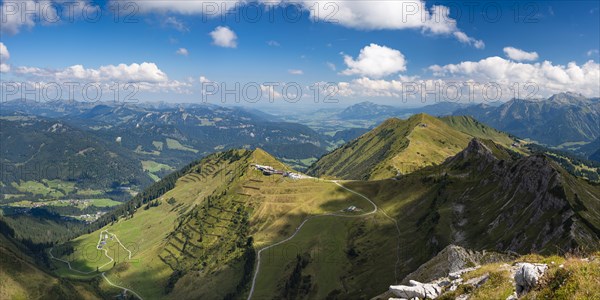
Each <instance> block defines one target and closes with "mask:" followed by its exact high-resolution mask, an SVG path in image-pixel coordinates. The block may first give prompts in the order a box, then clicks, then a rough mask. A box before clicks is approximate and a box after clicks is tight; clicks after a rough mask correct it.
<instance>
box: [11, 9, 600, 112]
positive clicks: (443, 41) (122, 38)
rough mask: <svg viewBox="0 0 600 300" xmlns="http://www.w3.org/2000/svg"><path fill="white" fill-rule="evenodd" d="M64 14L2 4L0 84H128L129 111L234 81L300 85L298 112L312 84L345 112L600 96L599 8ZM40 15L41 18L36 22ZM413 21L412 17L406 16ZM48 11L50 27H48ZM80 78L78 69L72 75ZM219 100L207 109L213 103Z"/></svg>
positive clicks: (197, 96) (197, 95) (196, 96)
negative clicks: (25, 12)
mask: <svg viewBox="0 0 600 300" xmlns="http://www.w3.org/2000/svg"><path fill="white" fill-rule="evenodd" d="M62 2H63V1H49V2H37V5H38V7H39V8H38V15H37V16H34V17H31V16H22V15H20V12H16V13H14V12H12V10H11V9H12V8H14V7H15V6H14V5H17V7H19V8H20V7H22V6H19V5H35V4H34V3H36V1H35V0H30V1H4V0H3V1H2V2H1V3H2V7H3V11H2V16H1V17H2V19H1V20H0V21H1V23H0V25H1V26H2V31H1V32H2V33H1V34H2V35H1V38H0V40H1V42H2V44H3V48H4V49H5V50H3V53H4V54H2V55H0V58H2V64H3V67H2V70H3V72H2V73H1V76H2V81H3V82H13V81H14V82H41V83H42V84H44V83H47V82H62V81H73V80H79V81H81V82H82V84H85V83H87V82H99V83H101V84H104V85H107V86H108V85H110V84H111V83H112V82H119V83H122V84H125V83H127V82H133V83H135V84H139V85H140V91H139V92H138V93H136V96H137V98H138V99H139V100H148V101H170V102H193V101H200V100H201V99H202V91H201V90H202V83H201V81H203V82H206V81H210V82H214V83H217V84H221V83H225V84H226V85H227V86H230V87H232V88H233V84H234V83H235V82H239V83H241V85H242V86H243V85H244V84H247V83H251V82H256V83H258V84H263V83H266V82H279V83H281V84H282V85H283V84H285V83H289V82H297V83H298V84H299V85H300V86H301V87H302V88H303V94H305V96H306V99H305V98H303V100H302V101H308V102H307V103H312V102H311V99H312V100H314V99H313V98H314V96H313V95H311V94H310V93H311V92H310V89H309V87H310V86H311V85H313V84H314V83H316V82H331V85H335V88H332V89H333V90H334V92H335V94H336V97H335V98H336V99H338V100H340V101H342V102H344V103H352V102H357V101H362V100H371V101H375V102H382V103H383V102H385V103H389V102H394V101H395V102H398V101H399V99H404V98H403V96H402V95H403V92H406V91H407V90H406V87H405V86H403V85H404V84H406V85H407V86H408V85H413V86H422V85H421V84H425V85H427V83H428V82H430V83H433V82H441V84H442V86H444V85H445V84H447V82H466V81H469V80H474V81H476V82H478V83H481V85H483V84H484V83H489V82H493V83H498V84H499V85H500V86H502V88H501V91H503V95H502V100H506V99H508V98H510V96H512V94H511V92H508V91H509V89H507V87H510V86H513V85H514V84H515V83H517V84H519V88H520V89H524V88H523V87H522V86H523V85H525V84H526V83H531V82H533V83H535V84H536V85H537V91H536V92H535V93H534V94H533V95H535V96H540V97H541V96H547V95H549V94H552V93H556V92H559V91H564V90H570V91H573V92H580V93H583V94H585V95H588V96H598V93H599V92H600V88H599V87H598V85H600V83H598V82H599V81H600V79H598V78H599V77H598V76H600V75H599V73H600V68H599V66H598V61H599V54H598V49H599V48H600V45H599V43H600V17H599V6H600V4H599V3H598V1H537V2H532V1H523V2H513V1H496V2H491V1H481V2H472V1H471V2H469V3H476V4H477V5H476V6H472V5H471V6H469V5H466V4H465V3H463V2H448V1H414V0H412V1H404V2H402V1H395V2H396V3H393V2H394V1H371V2H369V1H346V2H331V3H333V4H330V6H329V7H326V6H324V5H325V3H327V2H325V1H323V2H318V1H304V2H302V3H301V2H295V4H296V5H294V6H293V5H291V4H290V3H289V2H284V3H279V4H278V5H265V4H264V3H260V4H258V2H250V4H248V3H247V2H245V3H240V4H239V6H238V8H237V9H236V8H231V9H230V10H227V14H226V15H225V17H223V16H222V15H219V14H218V13H217V12H215V13H211V12H209V11H208V9H209V8H211V7H213V6H211V5H213V4H214V3H217V4H220V3H222V2H221V1H216V2H210V1H204V2H203V1H186V0H181V1H171V2H169V1H138V2H135V1H132V2H130V3H132V4H133V5H132V6H130V7H127V8H122V10H121V14H119V21H118V22H115V14H114V9H111V8H110V7H111V6H112V7H114V5H115V3H114V2H106V1H91V2H86V1H81V2H80V4H81V5H80V6H78V8H79V7H85V10H86V12H89V13H90V14H91V15H93V14H94V12H95V11H94V9H99V10H100V11H101V12H102V16H101V17H100V18H99V21H97V22H96V21H94V22H90V21H89V20H85V19H83V17H82V10H81V9H78V8H75V9H74V11H75V20H74V21H72V22H71V21H70V20H68V18H67V16H66V15H65V11H66V10H65V7H64V4H61V3H62ZM400 2H402V3H403V6H402V5H400V4H399V3H400ZM23 3H25V4H23ZM118 3H120V4H121V5H123V4H124V3H125V2H118ZM233 4H234V2H227V5H228V6H231V7H232V6H233ZM48 5H50V6H48ZM29 7H35V6H29ZM42 7H44V8H48V9H46V10H44V11H43V12H41V13H40V11H41V8H42ZM311 7H312V9H313V10H312V11H311ZM316 7H319V8H320V9H321V13H320V14H318V15H317V14H316V13H315V11H314V8H316ZM257 8H258V11H260V14H261V16H260V17H256V18H255V17H254V16H255V13H256V12H257ZM326 8H327V9H326ZM415 8H417V9H419V12H418V13H417V14H413V13H410V12H409V10H411V9H415ZM51 9H56V11H57V13H58V15H59V16H60V21H59V22H49V21H48V19H50V17H49V16H52V15H51V14H50V13H49V11H50V12H51ZM329 9H331V10H329ZM403 9H404V11H402V10H403ZM448 11H449V15H448V16H446V15H444V14H443V13H444V12H448ZM435 12H439V13H440V15H439V16H441V17H439V18H436V15H435V14H434V13H435ZM498 12H499V13H500V14H498ZM128 13H132V17H130V18H129V19H127V20H128V21H129V22H125V19H124V18H125V16H126V15H127V14H128ZM284 13H288V15H287V17H284ZM329 13H330V14H331V15H330V16H329V17H328V16H327V15H328V14H329ZM298 16H300V17H299V18H297V19H296V17H298ZM415 16H416V18H415ZM223 18H225V20H223ZM236 18H239V20H236ZM326 18H327V19H326ZM256 20H257V22H255V21H256ZM332 20H333V21H334V22H332ZM398 20H400V21H398ZM218 28H220V29H221V30H217V29H218ZM211 32H213V33H214V34H213V35H214V36H213V35H211ZM232 35H234V36H235V38H233V39H232V38H231V37H232ZM508 47H511V48H514V49H513V50H512V51H511V50H510V49H508V50H507V48H508ZM361 51H363V52H364V55H363V56H362V58H361V57H360V55H361V54H360V53H361ZM534 52H535V53H534ZM142 63H147V64H145V65H143V66H139V65H141V64H142ZM120 64H123V65H122V66H119V65H120ZM77 65H81V66H82V67H81V69H72V66H77ZM201 77H202V78H203V79H202V80H201V79H200V78H201ZM431 86H433V85H431ZM411 91H412V90H411ZM479 91H480V92H481V87H480V88H479ZM463 92H464V91H463ZM523 92H526V91H525V90H523ZM219 93H220V92H217V93H216V94H215V95H213V96H210V97H208V98H207V99H208V100H209V101H216V102H215V103H218V99H219V97H220V94H219ZM278 93H279V94H281V93H282V90H281V89H280V88H275V96H276V97H277V94H278ZM439 93H440V94H441V95H442V96H441V97H442V98H443V97H444V94H443V92H439ZM482 93H483V92H482ZM105 94H107V93H105ZM205 94H206V93H205ZM292 94H293V93H292ZM526 94H529V92H527V93H526ZM4 95H5V94H4ZM265 97H266V96H264V97H263V98H265ZM279 97H280V98H281V97H282V96H279ZM407 97H408V98H407V99H409V100H410V99H412V100H415V99H416V100H418V99H422V97H421V95H419V94H417V95H415V94H414V93H411V95H407ZM411 97H412V98H411ZM63 98H64V97H63ZM462 98H464V97H461V99H462ZM475 98H476V99H475V101H480V100H481V99H482V98H490V97H483V96H482V95H479V96H475ZM427 101H430V100H429V99H427ZM465 101H467V100H465ZM276 102H277V101H276ZM279 102H282V101H279ZM418 102H419V101H417V103H418ZM242 104H243V101H242Z"/></svg>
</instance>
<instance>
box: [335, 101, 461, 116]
mask: <svg viewBox="0 0 600 300" xmlns="http://www.w3.org/2000/svg"><path fill="white" fill-rule="evenodd" d="M470 105H472V104H464V103H455V102H439V103H435V104H431V105H426V106H423V107H418V108H403V107H400V106H391V105H382V104H376V103H373V102H369V101H366V102H360V103H357V104H354V105H351V106H349V107H347V108H346V109H344V110H343V111H341V112H340V113H339V114H338V115H337V116H338V117H339V118H340V119H342V120H361V119H366V120H371V121H378V120H379V121H381V120H384V119H387V118H392V117H406V116H410V115H414V114H418V113H425V114H429V115H433V116H445V115H450V114H452V112H454V111H456V110H458V109H462V108H466V107H469V106H470Z"/></svg>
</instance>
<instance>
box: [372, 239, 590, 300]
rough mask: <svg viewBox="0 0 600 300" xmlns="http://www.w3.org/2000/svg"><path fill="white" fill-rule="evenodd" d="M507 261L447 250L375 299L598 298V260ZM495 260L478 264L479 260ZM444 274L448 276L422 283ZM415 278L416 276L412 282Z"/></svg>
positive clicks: (540, 258)
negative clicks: (421, 279) (433, 276)
mask: <svg viewBox="0 0 600 300" xmlns="http://www.w3.org/2000/svg"><path fill="white" fill-rule="evenodd" d="M598 254H600V253H597V254H596V255H591V256H589V257H585V258H582V257H575V256H567V257H560V256H549V257H544V256H539V255H526V256H521V257H517V256H512V257H511V256H508V255H500V254H490V253H487V254H485V253H482V252H476V251H469V250H466V249H464V248H461V247H458V246H453V245H452V246H448V247H447V248H446V249H444V250H443V251H441V252H440V253H439V254H438V255H437V256H436V257H435V258H433V259H432V260H430V261H429V262H427V263H426V264H424V265H423V266H421V267H420V268H419V269H418V270H417V271H415V272H413V273H412V274H410V275H408V276H407V278H406V279H405V280H404V281H403V284H400V285H392V286H390V288H389V291H388V292H386V293H384V294H382V295H380V296H377V297H375V298H373V299H378V300H381V299H388V300H392V299H394V300H395V299H411V300H414V299H460V300H467V299H506V300H515V299H600V258H599V257H598ZM486 260H488V261H489V260H491V261H493V262H485V263H482V264H475V265H474V266H467V267H465V265H469V264H474V262H477V261H486ZM440 270H446V271H447V272H446V274H445V275H444V276H441V277H438V278H435V279H430V280H427V281H425V283H424V282H421V281H417V280H413V279H411V278H428V277H429V278H430V277H431V276H432V274H436V275H437V274H439V272H440ZM411 276H412V277H411Z"/></svg>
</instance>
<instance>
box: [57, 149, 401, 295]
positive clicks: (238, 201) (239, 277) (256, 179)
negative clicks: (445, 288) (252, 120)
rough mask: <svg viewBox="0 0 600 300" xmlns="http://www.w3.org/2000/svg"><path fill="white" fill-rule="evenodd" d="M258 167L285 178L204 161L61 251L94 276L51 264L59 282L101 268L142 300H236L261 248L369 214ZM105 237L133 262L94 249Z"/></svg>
mask: <svg viewBox="0 0 600 300" xmlns="http://www.w3.org/2000/svg"><path fill="white" fill-rule="evenodd" d="M252 163H258V164H263V165H271V166H273V167H275V168H278V169H283V170H285V169H287V167H286V166H285V165H283V164H281V163H280V162H278V161H277V160H276V159H274V158H273V157H272V156H270V155H269V154H267V153H266V152H264V151H262V150H255V151H246V150H236V151H228V152H225V153H220V154H215V155H211V156H208V157H206V158H204V159H203V160H202V161H201V162H200V164H198V165H197V167H195V168H192V169H190V171H189V172H187V173H186V174H184V175H183V176H182V177H180V178H179V179H178V181H177V183H176V186H175V188H174V189H172V190H170V191H167V192H166V193H165V194H164V195H163V196H161V197H159V198H157V199H155V200H153V201H150V202H148V204H146V205H144V206H140V207H138V208H137V211H136V212H135V213H134V214H133V216H129V217H126V218H121V219H119V220H118V221H116V222H114V223H113V224H110V225H108V226H106V227H104V228H102V229H100V230H99V231H95V232H93V233H90V234H87V235H84V236H81V237H79V238H77V239H75V240H73V241H72V242H70V243H68V244H65V245H63V246H61V247H56V248H55V253H54V254H55V255H56V256H59V255H60V256H61V257H62V258H63V259H66V260H69V261H72V263H71V264H72V266H73V267H74V268H77V269H79V270H82V271H91V272H92V273H91V274H90V275H84V276H82V275H80V274H76V273H73V272H72V271H69V270H68V269H67V268H66V267H65V265H64V264H62V263H60V262H55V263H54V265H55V266H56V267H57V268H58V271H57V272H58V273H59V274H61V275H62V276H68V277H75V278H80V277H84V278H86V277H90V276H96V275H97V272H94V270H96V268H97V267H101V268H100V269H99V271H106V276H107V277H108V278H110V279H111V280H112V281H119V282H121V283H123V284H126V285H127V286H128V287H130V288H131V289H132V290H134V291H137V292H138V293H140V294H141V295H142V296H143V297H144V298H145V299H158V298H171V299H175V298H179V299H181V298H186V299H198V298H207V299H214V298H223V297H226V296H228V295H229V297H239V296H240V295H243V294H244V293H246V292H247V287H248V283H249V279H250V277H249V276H250V274H251V273H252V268H253V267H254V262H255V248H261V247H263V246H266V245H271V244H273V243H275V242H276V241H279V240H283V239H284V238H286V237H288V236H289V235H291V234H292V233H293V232H294V231H295V228H296V227H298V226H299V225H300V223H301V222H302V221H303V220H304V219H305V218H306V217H307V216H309V215H313V214H322V213H325V212H340V211H341V210H342V209H344V208H347V207H348V206H351V205H356V206H359V207H364V208H365V209H366V208H368V204H365V203H364V202H365V201H364V200H362V199H361V198H358V197H357V196H355V195H353V194H351V193H349V192H347V191H344V190H342V189H340V188H339V187H338V186H336V185H335V184H333V183H330V182H323V181H317V180H300V181H292V180H285V179H283V178H282V177H280V176H278V177H275V176H273V177H268V176H264V175H263V174H262V173H261V172H258V171H256V170H254V169H253V168H251V166H250V164H252ZM146 207H148V208H147V209H146ZM350 214H351V213H350ZM317 228H323V227H322V226H317ZM103 230H108V232H110V233H112V234H115V235H117V236H118V239H119V240H120V241H121V242H122V243H123V244H124V245H125V246H126V247H127V248H129V249H131V251H132V252H133V255H132V259H131V260H130V259H129V257H128V255H127V253H126V251H124V249H123V248H122V247H120V246H119V245H118V244H116V242H115V241H113V240H110V241H109V242H108V244H107V247H108V248H107V249H109V253H110V256H111V257H114V258H115V260H116V263H114V264H113V263H110V260H109V258H107V257H106V256H105V255H103V252H101V251H98V250H96V249H95V245H96V244H97V243H98V238H99V235H100V232H102V231H103ZM71 250H72V253H70V252H71ZM85 251H88V252H85ZM83 253H87V254H86V255H83ZM391 255H393V253H392V254H391ZM107 263H108V264H107ZM105 264H107V265H105ZM103 265H104V266H103ZM261 282H263V281H262V279H259V285H261V284H262V283H261ZM100 287H101V289H102V290H103V291H106V293H107V295H111V293H115V292H116V291H115V290H114V289H112V288H110V287H109V286H107V285H106V283H105V282H101V283H100ZM265 288H266V287H265Z"/></svg>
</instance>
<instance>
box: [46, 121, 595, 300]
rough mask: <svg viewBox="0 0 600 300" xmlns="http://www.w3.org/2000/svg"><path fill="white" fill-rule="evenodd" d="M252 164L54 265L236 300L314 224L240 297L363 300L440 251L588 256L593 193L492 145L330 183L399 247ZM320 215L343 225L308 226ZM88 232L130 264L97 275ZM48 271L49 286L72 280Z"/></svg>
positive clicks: (334, 203)
mask: <svg viewBox="0 0 600 300" xmlns="http://www.w3.org/2000/svg"><path fill="white" fill-rule="evenodd" d="M395 122H397V121H395ZM252 163H258V164H263V165H271V166H273V167H275V168H278V169H284V170H285V169H286V166H285V165H283V164H281V163H279V162H278V161H277V160H276V159H274V158H273V157H272V156H270V155H268V154H267V153H266V152H264V151H262V150H255V151H246V150H236V151H228V152H224V153H220V154H215V155H211V156H209V157H206V158H205V159H203V160H202V161H201V162H200V163H199V164H198V165H197V167H193V168H191V169H190V170H189V171H188V172H186V173H185V174H184V175H183V176H181V177H180V178H179V179H178V181H177V183H176V185H175V188H173V189H172V190H170V191H167V192H166V193H165V194H164V195H162V196H160V197H158V198H156V199H155V200H152V201H150V202H148V203H147V204H144V205H142V206H140V207H138V208H137V211H136V212H135V213H134V214H133V215H132V216H129V217H126V218H121V219H119V220H117V221H115V222H114V223H113V224H110V225H108V226H106V227H104V228H102V229H101V230H99V231H95V232H93V233H90V234H88V235H84V236H81V237H79V238H77V239H75V240H73V241H72V242H70V243H68V244H66V245H63V246H62V247H57V248H56V249H55V250H56V253H55V255H58V254H64V255H62V258H63V259H68V260H71V261H72V265H73V266H74V267H76V268H79V269H81V270H87V271H91V272H92V273H91V274H90V275H89V276H94V275H95V274H97V273H96V272H94V270H95V269H96V267H98V266H103V265H104V266H103V267H101V268H100V270H99V271H106V275H107V277H108V278H110V279H111V280H113V281H118V282H120V283H121V284H122V285H126V286H128V287H130V288H131V289H132V290H134V291H137V292H138V293H140V294H141V295H142V296H143V297H144V298H145V299H158V298H167V299H174V298H179V299H197V298H209V299H214V298H217V299H218V298H227V299H240V298H245V296H247V293H248V288H249V284H250V281H251V279H252V276H251V275H252V274H253V271H254V268H255V265H256V252H257V250H258V249H261V248H263V247H265V246H269V245H273V244H275V243H276V242H278V241H282V240H284V239H286V238H288V237H290V236H292V234H293V233H294V232H295V231H296V228H298V226H299V225H300V224H302V223H303V220H305V219H306V218H307V217H309V216H316V217H313V218H311V219H310V220H308V221H307V222H306V223H305V225H304V226H303V227H302V229H301V230H300V231H299V232H298V234H297V235H295V236H294V237H293V238H292V239H290V240H289V241H287V242H286V243H283V244H280V245H278V246H275V247H272V248H270V249H268V250H265V251H264V252H263V253H262V255H261V258H262V260H261V265H260V270H261V272H260V274H259V276H258V277H257V281H256V287H255V294H254V297H255V299H263V298H290V297H295V298H299V299H300V298H302V299H305V298H319V299H322V298H327V297H334V298H335V297H340V298H368V297H373V296H375V295H377V294H379V293H380V292H381V291H382V290H386V289H387V286H388V285H389V284H392V283H395V282H399V281H400V280H401V279H402V278H403V277H404V276H406V275H407V274H409V273H410V272H413V271H414V270H416V269H417V268H418V267H419V266H420V265H421V264H423V263H424V262H426V261H427V260H429V259H430V258H431V257H433V256H434V255H436V254H437V253H438V252H439V251H440V250H442V249H443V248H444V247H446V246H447V245H449V244H458V245H461V246H465V247H469V248H472V249H476V250H482V249H494V250H498V251H508V250H510V251H516V252H519V253H530V252H547V253H552V252H556V251H559V250H561V249H564V250H567V249H572V248H578V247H579V248H585V249H584V250H594V249H598V248H600V245H599V244H598V240H599V238H600V230H599V228H600V213H599V212H600V199H599V198H600V197H599V196H598V195H600V187H599V186H597V185H591V184H589V183H587V182H586V181H583V180H580V179H577V178H575V177H573V176H571V175H569V174H568V173H567V172H566V171H564V170H562V169H561V168H560V167H559V166H558V165H556V164H555V163H553V162H552V161H551V160H549V159H548V158H546V157H544V156H541V155H534V156H528V157H521V156H519V155H518V154H515V153H514V152H513V151H509V150H507V149H506V148H504V147H503V146H501V145H499V144H496V143H494V142H492V141H485V140H477V139H475V140H472V141H470V142H469V143H468V146H467V147H466V148H465V149H464V150H463V151H461V152H459V153H458V154H457V155H455V156H453V157H452V158H450V159H448V160H446V161H445V162H444V163H442V164H440V165H437V166H430V167H425V168H423V169H420V170H418V171H415V172H413V173H411V174H408V175H405V176H402V177H399V178H398V179H396V180H379V181H355V182H344V183H343V184H344V186H347V187H349V188H351V189H353V190H355V191H358V192H360V193H362V194H364V195H367V196H368V197H369V198H371V199H372V200H373V201H375V203H376V204H377V205H378V206H379V211H384V212H385V213H386V214H387V215H388V216H391V218H392V219H393V220H396V221H397V222H398V223H397V224H398V229H399V232H400V234H398V231H397V228H396V225H395V224H394V222H392V220H390V219H388V218H386V217H385V216H384V215H383V213H381V212H378V213H376V214H373V215H368V216H363V217H359V216H357V213H344V212H342V210H343V209H344V208H347V207H349V206H350V205H355V206H357V207H358V208H360V209H361V210H362V212H367V211H370V210H371V209H372V206H371V204H370V203H368V202H367V201H365V200H364V199H361V198H359V197H357V196H356V195H355V194H352V193H350V192H349V191H347V190H344V189H342V188H340V187H338V186H336V185H335V184H333V183H331V182H327V181H322V180H315V179H305V180H296V181H291V180H286V179H284V178H282V177H280V176H265V175H263V174H262V173H261V172H258V171H256V170H254V169H253V168H251V166H250V165H251V164H252ZM146 207H148V208H147V209H146ZM328 212H337V213H341V214H345V216H344V217H340V216H331V215H330V216H317V215H321V214H324V213H328ZM353 215H354V216H355V217H351V216H353ZM102 230H108V232H110V233H113V234H116V235H117V236H118V237H119V240H120V241H121V242H122V243H123V244H125V245H126V247H127V248H129V249H131V250H132V252H133V255H132V259H131V260H130V259H129V258H128V256H127V253H125V252H124V251H123V249H122V248H121V247H119V245H117V244H116V242H115V241H112V240H110V241H108V245H107V247H108V248H107V249H108V251H109V253H110V256H111V257H115V259H116V263H114V264H111V263H109V262H110V261H109V259H108V258H107V257H106V256H104V255H103V253H102V252H101V251H97V250H96V249H95V245H96V244H97V243H98V237H99V234H100V232H101V231H102ZM398 246H399V248H397V247H398ZM70 248H71V249H73V250H74V251H73V253H72V254H68V255H67V254H66V253H69V252H70V251H67V250H68V249H70ZM84 249H87V250H86V251H87V252H85V251H84ZM397 249H398V250H399V251H395V250H397ZM83 253H87V254H86V255H83ZM394 262H398V264H395V263H394ZM106 263H109V264H107V265H105V264H106ZM55 265H56V267H57V268H59V269H58V273H59V274H61V275H63V276H68V277H75V278H80V277H82V276H81V275H77V274H74V273H73V272H71V271H69V270H66V269H65V268H64V264H60V263H56V264H55ZM89 276H87V277H89ZM83 277H84V278H85V277H86V276H83ZM100 288H101V290H102V291H104V292H105V296H110V295H113V294H115V293H116V292H118V291H117V290H114V289H112V288H111V287H109V286H107V285H106V283H104V282H101V283H100Z"/></svg>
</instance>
